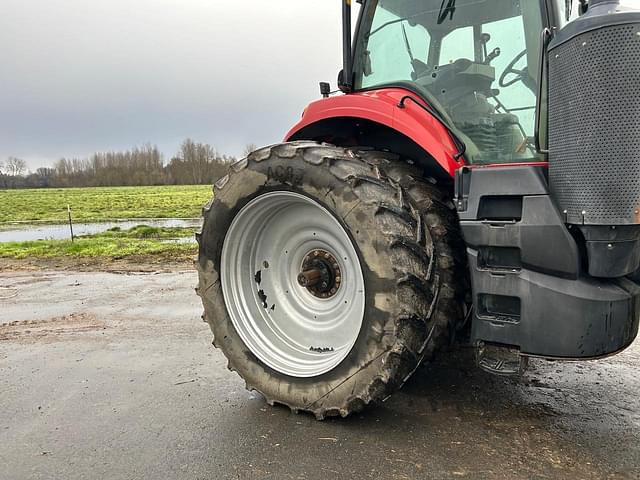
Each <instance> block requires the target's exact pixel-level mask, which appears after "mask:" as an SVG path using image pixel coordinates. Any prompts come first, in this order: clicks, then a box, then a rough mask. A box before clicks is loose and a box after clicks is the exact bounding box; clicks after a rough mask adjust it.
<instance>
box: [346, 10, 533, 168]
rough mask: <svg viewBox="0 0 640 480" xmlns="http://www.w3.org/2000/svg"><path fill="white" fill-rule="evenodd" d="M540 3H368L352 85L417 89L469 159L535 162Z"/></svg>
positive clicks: (358, 43)
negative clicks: (462, 145)
mask: <svg viewBox="0 0 640 480" xmlns="http://www.w3.org/2000/svg"><path fill="white" fill-rule="evenodd" d="M544 15H545V12H544V9H543V3H542V2H537V1H521V0H498V1H496V0H491V1H487V0H459V1H448V2H447V1H445V2H443V1H442V0H412V1H407V0H372V1H368V2H366V3H365V6H364V11H363V13H362V18H361V21H360V28H359V30H358V33H357V37H356V43H355V45H356V50H355V55H354V74H355V77H354V78H355V84H354V88H355V90H367V89H374V88H381V87H388V86H402V87H404V88H408V89H410V90H413V91H415V92H416V93H417V94H419V95H420V96H421V97H423V98H424V99H425V100H427V102H428V103H429V104H430V105H431V106H432V107H433V108H434V109H435V110H436V111H437V112H438V113H439V114H440V115H441V116H442V117H443V119H445V120H446V122H447V123H448V124H449V125H450V126H451V127H452V128H454V129H455V130H456V134H457V135H458V136H459V137H460V138H461V139H462V140H463V141H464V143H465V145H466V147H467V151H466V156H467V159H468V160H469V162H471V163H514V162H525V161H535V160H537V159H541V158H539V154H538V153H537V152H536V148H535V142H534V133H535V113H536V97H537V94H538V90H539V88H538V83H539V81H538V78H539V76H540V75H539V73H538V72H539V70H540V69H539V64H540V49H541V42H540V32H541V31H542V30H543V25H544V24H545V23H546V22H543V17H544Z"/></svg>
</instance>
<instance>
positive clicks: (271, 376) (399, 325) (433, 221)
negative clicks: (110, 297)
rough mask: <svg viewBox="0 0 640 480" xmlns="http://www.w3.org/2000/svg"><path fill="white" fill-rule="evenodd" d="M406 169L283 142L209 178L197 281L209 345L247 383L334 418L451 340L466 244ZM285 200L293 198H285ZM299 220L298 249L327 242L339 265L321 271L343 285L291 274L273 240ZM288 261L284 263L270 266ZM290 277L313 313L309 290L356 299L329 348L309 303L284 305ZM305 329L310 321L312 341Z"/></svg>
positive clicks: (442, 206)
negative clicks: (211, 186)
mask: <svg viewBox="0 0 640 480" xmlns="http://www.w3.org/2000/svg"><path fill="white" fill-rule="evenodd" d="M413 171H414V170H412V168H411V167H409V166H408V165H406V164H405V163H403V162H400V161H394V160H389V159H385V158H381V157H380V156H376V154H375V153H374V152H358V151H357V150H350V149H345V148H341V147H335V146H331V145H327V144H318V143H315V142H292V143H284V144H280V145H276V146H272V147H268V148H264V149H260V150H257V151H256V152H253V153H252V154H251V155H249V157H248V158H246V159H243V160H241V161H239V162H237V163H235V164H234V165H232V167H231V168H230V171H229V174H227V175H225V176H224V177H223V178H221V179H220V180H219V181H218V182H216V185H215V196H214V198H213V199H212V200H211V201H210V202H209V204H207V206H206V207H205V208H204V211H203V215H204V223H203V229H202V233H201V234H199V235H198V236H197V239H198V242H199V257H198V264H197V267H198V273H199V285H198V289H197V290H198V294H199V295H200V297H201V298H202V301H203V305H204V317H203V318H204V320H205V321H206V322H208V323H209V325H210V327H211V330H212V332H213V335H214V342H213V343H214V345H215V346H216V347H218V348H220V349H221V350H222V352H223V353H224V355H225V356H226V358H227V360H228V368H229V369H230V370H232V371H235V372H237V373H238V374H239V375H240V376H241V377H242V378H243V379H244V380H245V382H246V387H247V389H249V390H256V391H258V392H260V393H261V394H262V395H263V396H264V397H265V398H266V400H267V402H268V403H269V404H272V405H273V404H274V403H280V404H284V405H287V406H288V407H289V408H291V410H292V411H295V412H297V411H307V412H311V413H313V414H314V415H315V416H316V418H318V419H323V418H325V417H326V416H337V415H341V416H343V417H345V416H347V415H349V414H350V413H353V412H357V411H360V410H361V409H362V408H364V407H365V405H367V404H369V403H370V402H375V401H381V400H384V399H386V398H387V397H388V396H389V395H390V394H391V393H393V392H394V391H395V390H397V389H398V388H400V387H401V386H402V385H403V384H404V382H406V381H407V379H408V378H409V377H410V376H411V374H412V373H413V372H414V371H415V370H416V369H417V368H418V366H419V365H420V364H421V362H422V361H423V360H424V359H425V358H430V357H431V356H432V355H433V353H434V352H435V351H436V350H437V349H438V348H440V347H442V346H443V345H446V344H448V342H449V339H450V338H451V335H452V333H453V332H454V331H455V329H456V327H457V326H458V325H459V324H460V323H461V320H462V317H463V310H462V303H463V302H461V298H463V297H464V292H463V291H461V289H462V288H463V287H464V281H462V280H461V279H460V278H457V277H458V275H459V272H460V265H461V262H463V260H462V258H464V248H462V250H461V251H460V249H461V247H460V240H459V233H458V232H459V227H458V225H457V220H456V217H455V214H454V213H453V212H452V211H451V209H450V208H449V206H448V205H447V201H446V199H444V198H443V194H442V193H441V192H439V191H438V189H437V187H436V186H435V185H433V184H431V183H429V182H422V181H415V179H414V178H413V177H412V175H411V174H412V172H413ZM289 198H290V199H291V202H293V203H296V202H297V203H296V204H299V205H300V206H299V209H298V210H296V209H295V208H293V207H291V208H289V207H288V205H289V204H288V203H287V202H288V201H287V199H289ZM245 207H246V208H245ZM296 208H298V207H296ZM287 209H288V210H287ZM314 209H315V210H314ZM296 212H300V213H299V215H300V216H299V218H294V219H292V218H291V215H293V214H295V213H296ZM305 212H307V214H304V213H305ZM313 212H316V213H313ZM316 216H317V222H318V224H319V227H318V236H317V237H315V235H316V232H315V230H314V231H313V237H311V233H310V232H311V230H308V228H307V227H308V225H313V222H314V221H316V220H314V218H316ZM332 219H333V220H332ZM331 222H334V223H331ZM320 224H321V225H320ZM330 224H331V225H333V226H329V225H330ZM271 225H277V226H278V228H277V231H274V232H271V230H274V229H273V228H272V227H271ZM298 227H299V229H298ZM314 228H315V227H314ZM243 229H244V230H243ZM305 229H307V230H305ZM302 231H305V232H308V235H309V238H308V239H303V241H301V242H300V243H299V245H302V246H301V247H300V248H303V249H304V248H308V249H310V253H309V255H312V254H313V253H314V252H317V251H319V252H321V256H322V255H324V254H325V253H324V252H326V253H327V254H329V252H331V258H332V260H331V262H335V263H334V266H335V265H336V264H337V263H340V265H341V268H342V269H343V271H342V273H341V271H340V270H339V269H338V270H337V274H336V272H335V271H334V272H333V273H332V275H333V277H332V278H334V279H335V278H336V275H338V276H340V275H342V276H344V284H342V285H340V284H339V283H338V284H335V282H334V284H335V285H334V288H332V289H331V291H326V292H324V293H322V292H320V293H319V292H317V291H315V290H313V291H312V290H311V289H310V288H307V289H305V288H303V287H301V286H300V285H302V284H296V283H295V281H294V280H290V279H289V277H295V273H296V272H295V271H294V272H293V273H292V274H291V275H289V273H291V272H290V270H291V269H292V268H293V267H295V268H298V267H296V265H299V264H300V257H295V252H290V251H289V250H288V249H287V248H288V247H286V246H283V247H282V249H278V248H276V247H277V246H276V244H277V245H280V244H282V245H289V244H291V242H293V240H291V239H294V238H297V236H300V235H302V234H301V233H300V232H302ZM327 231H328V233H327ZM265 232H266V233H265ZM340 232H342V233H340ZM343 233H345V234H346V235H343ZM323 235H324V237H326V238H324V239H323V238H321V237H323ZM336 238H343V239H346V240H343V241H342V244H341V245H340V246H339V248H338V247H336V249H338V250H339V249H342V250H344V251H346V250H348V249H349V248H351V247H350V246H349V245H347V244H351V245H352V247H353V251H354V252H356V254H354V256H353V257H348V256H347V254H344V255H342V254H341V253H340V252H338V251H337V250H335V251H334V250H332V249H333V246H332V244H331V242H332V241H335V239H336ZM287 242H288V243H287ZM314 242H315V243H314ZM318 242H320V243H318ZM322 242H325V243H322ZM272 243H273V246H271V244H272ZM325 244H326V245H325ZM305 245H307V247H305ZM223 252H224V255H223ZM256 252H257V253H256ZM265 252H267V253H265ZM303 253H304V252H303ZM292 256H293V257H295V258H294V259H293V260H291V258H290V257H292ZM334 256H335V258H334ZM262 257H269V258H262ZM343 257H344V261H343ZM305 258H306V257H305ZM327 258H328V257H327ZM347 258H349V261H347ZM352 260H353V261H352ZM292 261H293V267H286V266H283V267H280V266H279V265H280V264H282V265H289V264H290V263H291V262H292ZM287 262H289V263H287ZM296 262H297V263H296ZM305 262H306V260H305ZM352 263H359V265H350V264H352ZM343 264H344V265H343ZM273 272H277V275H276V274H275V273H273ZM358 272H361V275H360V274H359V273H358ZM325 273H326V272H325ZM329 273H331V272H329ZM463 276H464V274H463ZM323 278H324V277H323ZM251 282H253V283H251ZM287 282H290V283H287ZM359 282H361V283H359ZM288 285H291V286H290V287H288ZM354 285H355V286H356V287H357V288H356V287H354ZM269 288H270V289H271V290H270V291H269V292H268V295H267V293H265V291H266V290H268V289H269ZM285 289H286V293H285ZM293 289H296V291H298V293H297V294H296V295H298V296H299V298H304V299H306V300H305V301H307V300H308V302H309V305H311V307H309V311H310V312H311V313H315V311H314V310H313V308H316V307H314V306H317V305H320V306H322V305H324V304H323V303H322V299H320V300H317V298H314V296H316V297H317V296H322V295H325V296H330V297H331V295H333V296H332V297H331V298H329V299H327V301H328V302H335V301H337V300H336V299H337V298H339V299H340V303H342V301H341V300H342V297H338V296H339V295H343V296H345V295H347V292H351V293H350V294H349V295H351V296H350V297H347V296H345V297H344V298H345V302H344V303H347V302H351V303H352V304H353V303H358V302H361V305H362V310H358V308H355V307H353V308H351V309H350V310H348V309H347V306H344V309H340V310H335V311H342V310H348V311H350V312H352V314H351V315H352V316H351V317H349V318H347V320H349V321H348V322H346V323H345V324H344V325H341V326H339V328H340V329H342V330H340V329H337V330H335V332H334V333H335V334H334V335H333V337H332V341H333V342H334V343H335V342H336V339H337V338H338V337H337V335H338V334H342V332H346V333H345V334H344V337H345V340H344V342H342V343H341V342H337V343H340V346H339V347H338V346H336V345H337V343H336V345H334V344H333V343H330V342H329V341H328V340H325V338H324V337H323V333H322V332H323V331H324V330H323V328H325V327H324V326H323V325H317V324H316V323H314V320H313V319H315V318H316V317H315V316H314V317H313V318H310V319H309V320H307V319H306V317H305V315H306V314H307V313H306V312H307V310H305V309H302V310H300V311H301V312H302V313H300V315H295V314H293V313H292V312H294V311H295V310H293V309H292V308H291V306H290V305H289V303H291V302H293V300H291V299H290V295H291V294H292V293H293ZM290 290H291V292H290ZM334 290H336V291H337V293H336V292H334ZM309 292H311V293H312V294H313V295H311V294H310V293H309ZM358 292H360V293H358ZM359 294H360V296H361V298H360V297H358V295H359ZM256 305H257V307H256ZM287 305H289V306H287ZM349 306H351V305H349ZM256 308H258V310H256ZM305 308H306V306H305ZM243 312H244V313H243ZM252 312H254V313H253V314H252ZM255 312H257V313H255ZM353 312H356V313H355V314H353ZM318 315H320V313H318ZM303 317H304V318H303ZM353 319H355V320H353ZM327 321H328V322H331V321H332V320H331V318H329V320H327ZM305 322H306V323H305ZM298 326H299V328H298ZM294 327H295V328H296V329H297V330H293V329H294ZM356 327H357V328H356ZM326 328H327V329H328V328H329V327H326ZM331 328H334V327H331ZM335 328H338V327H335ZM354 329H355V330H354ZM300 331H303V332H306V333H305V334H306V335H307V336H306V337H305V334H300ZM274 332H275V333H274ZM308 332H316V333H317V336H315V337H312V338H313V340H309V341H308V343H309V345H307V344H305V343H304V342H305V341H306V340H307V338H309V337H308ZM252 335H253V337H252ZM349 335H353V339H352V341H350V340H349V339H348V338H346V337H349ZM265 338H266V340H265ZM312 342H313V343H312ZM274 345H275V346H274ZM334 347H335V348H334ZM297 359H299V363H300V364H299V365H297V364H296V360H297Z"/></svg>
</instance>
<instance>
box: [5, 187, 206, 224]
mask: <svg viewBox="0 0 640 480" xmlns="http://www.w3.org/2000/svg"><path fill="white" fill-rule="evenodd" d="M210 198H211V187H210V186H207V185H188V186H185V185H179V186H161V187H96V188H51V189H28V190H0V223H1V222H27V221H42V222H52V223H53V222H66V221H67V205H70V206H71V213H72V216H73V221H74V222H79V221H83V222H92V221H103V220H115V219H123V218H133V219H135V218H196V217H199V216H200V210H201V208H202V206H203V205H204V204H205V203H207V201H209V199H210Z"/></svg>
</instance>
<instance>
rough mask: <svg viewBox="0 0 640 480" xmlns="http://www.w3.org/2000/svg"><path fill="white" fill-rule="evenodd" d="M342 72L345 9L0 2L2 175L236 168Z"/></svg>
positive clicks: (166, 0)
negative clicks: (176, 163) (106, 163)
mask: <svg viewBox="0 0 640 480" xmlns="http://www.w3.org/2000/svg"><path fill="white" fill-rule="evenodd" d="M638 1H640V0H624V2H625V3H627V4H628V5H635V4H636V3H637V2H638ZM354 13H355V12H354ZM340 64H341V41H340V2H339V1H338V0H244V1H234V0H0V65H1V67H0V161H2V160H3V159H6V157H7V156H9V155H13V156H18V157H21V158H24V159H25V160H27V162H28V164H29V167H30V168H32V169H34V168H36V167H38V166H41V165H46V164H50V163H51V162H53V161H55V160H56V159H58V158H60V157H62V156H67V157H73V156H80V157H84V156H87V155H89V154H91V153H93V152H94V151H105V150H119V149H127V148H130V147H132V146H134V145H141V144H143V143H146V142H150V143H153V144H157V145H158V146H159V147H160V149H161V150H162V151H163V152H164V153H165V155H166V156H167V157H170V156H171V155H172V154H173V153H174V152H175V151H176V149H177V147H178V145H179V143H180V142H181V141H182V140H183V139H184V138H186V137H192V138H194V139H195V140H198V141H202V142H208V143H211V144H213V145H214V146H216V147H217V148H218V150H219V151H220V152H222V153H227V154H231V155H238V154H240V153H241V151H242V150H243V147H244V145H246V144H247V143H250V142H251V143H256V144H258V145H263V144H268V143H272V142H277V141H279V140H281V139H282V137H283V135H284V133H285V132H286V131H287V130H288V129H289V127H290V126H291V125H293V124H294V123H295V121H296V120H297V119H298V118H299V116H300V113H301V111H302V109H303V108H304V106H305V105H306V104H307V103H308V102H309V101H310V100H313V99H314V98H317V97H318V81H320V80H324V81H330V82H331V84H332V86H333V87H335V79H336V76H337V72H338V70H339V68H340Z"/></svg>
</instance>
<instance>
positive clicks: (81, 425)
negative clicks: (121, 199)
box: [0, 264, 640, 480]
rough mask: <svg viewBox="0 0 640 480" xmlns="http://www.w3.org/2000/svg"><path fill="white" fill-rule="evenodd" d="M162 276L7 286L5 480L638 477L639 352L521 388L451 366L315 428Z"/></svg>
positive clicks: (536, 367) (0, 455)
mask: <svg viewBox="0 0 640 480" xmlns="http://www.w3.org/2000/svg"><path fill="white" fill-rule="evenodd" d="M160 266H161V265H160V264H151V265H148V266H145V269H147V267H148V271H146V272H133V271H127V270H126V269H124V268H122V269H120V270H119V271H121V272H125V273H117V274H116V273H105V272H77V271H31V272H25V271H14V272H9V271H7V270H5V271H4V272H3V273H2V275H1V276H0V403H1V405H2V408H1V409H0V445H1V446H2V447H1V448H0V477H1V478H7V479H23V478H47V479H49V478H60V479H75V478H109V479H135V478H163V479H165V478H167V479H172V478H176V479H178V478H180V479H182V478H188V479H204V478H207V479H208V478H211V479H238V478H239V479H278V480H279V479H327V478H332V479H343V478H344V479H360V478H363V479H369V478H371V479H428V478H433V479H457V478H469V479H532V478H533V479H549V478H561V479H565V478H566V479H582V478H585V479H601V478H612V479H623V478H624V479H627V478H631V479H637V478H640V400H639V399H638V396H639V395H640V373H638V370H639V367H640V342H638V341H636V343H634V344H633V345H632V346H631V347H630V348H629V349H627V350H626V351H625V352H623V353H622V354H620V355H618V356H615V357H611V358H609V359H606V360H602V361H598V362H576V363H554V362H545V361H540V360H534V361H532V362H531V367H530V370H529V371H528V372H527V373H526V374H525V376H524V377H523V378H520V379H505V378H500V377H494V376H491V375H488V374H485V373H483V372H481V371H479V370H477V369H476V368H475V367H474V364H473V358H472V354H471V352H470V351H468V350H465V349H462V350H456V351H451V352H447V353H446V354H445V355H441V358H440V360H438V361H437V362H436V363H435V364H432V365H430V366H428V367H425V368H423V369H421V370H420V371H419V372H417V374H416V375H415V376H414V377H413V379H412V380H411V381H409V383H408V384H407V385H406V386H405V388H404V389H403V390H402V391H400V392H398V393H397V394H395V395H394V396H392V397H391V398H390V399H389V400H388V401H387V402H385V403H383V404H381V405H378V406H374V407H370V408H368V409H367V410H366V411H365V412H363V413H362V414H360V415H356V416H353V417H350V418H348V419H333V420H328V421H325V422H317V421H316V420H315V419H313V418H312V417H310V416H307V415H294V414H292V413H290V412H289V411H288V410H286V409H284V408H278V407H275V408H272V407H269V406H268V405H266V404H265V403H264V401H263V399H262V398H261V397H260V396H259V395H257V394H255V393H250V392H247V391H245V390H244V383H243V382H242V381H241V380H240V379H239V378H238V377H237V376H236V375H235V374H234V373H231V372H229V371H228V370H227V369H226V361H225V359H224V357H223V356H222V355H221V354H220V352H218V351H216V350H214V349H213V347H212V346H211V344H210V343H211V334H210V332H209V329H208V327H207V326H206V325H205V324H203V323H202V322H201V320H200V313H201V312H200V305H199V303H198V299H197V297H196V296H195V294H194V292H193V287H194V285H195V282H196V278H195V274H194V273H193V272H192V271H191V270H189V269H187V268H186V267H185V268H182V269H181V271H179V272H171V273H167V272H166V270H168V268H159V267H160ZM154 267H155V269H154Z"/></svg>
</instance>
